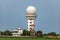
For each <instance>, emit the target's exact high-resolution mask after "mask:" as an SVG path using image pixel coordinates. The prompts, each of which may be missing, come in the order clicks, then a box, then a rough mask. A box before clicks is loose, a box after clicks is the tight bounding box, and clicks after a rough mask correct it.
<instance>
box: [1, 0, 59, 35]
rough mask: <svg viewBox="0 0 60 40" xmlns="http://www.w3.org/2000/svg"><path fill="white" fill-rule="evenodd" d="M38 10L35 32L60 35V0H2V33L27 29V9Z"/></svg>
mask: <svg viewBox="0 0 60 40" xmlns="http://www.w3.org/2000/svg"><path fill="white" fill-rule="evenodd" d="M30 5H32V6H34V7H35V8H36V10H37V12H36V15H37V18H36V20H35V31H38V30H41V31H42V32H43V33H49V32H56V33H58V34H60V0H0V31H4V30H14V29H17V28H19V27H20V28H21V29H27V20H26V17H25V15H26V8H27V7H28V6H30Z"/></svg>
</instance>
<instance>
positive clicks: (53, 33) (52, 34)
mask: <svg viewBox="0 0 60 40" xmlns="http://www.w3.org/2000/svg"><path fill="white" fill-rule="evenodd" d="M48 35H51V36H55V35H56V33H55V32H50V33H48Z"/></svg>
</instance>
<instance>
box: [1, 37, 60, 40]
mask: <svg viewBox="0 0 60 40" xmlns="http://www.w3.org/2000/svg"><path fill="white" fill-rule="evenodd" d="M0 40H60V39H54V38H29V37H20V38H0Z"/></svg>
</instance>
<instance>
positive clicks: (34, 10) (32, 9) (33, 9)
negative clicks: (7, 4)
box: [26, 6, 36, 14]
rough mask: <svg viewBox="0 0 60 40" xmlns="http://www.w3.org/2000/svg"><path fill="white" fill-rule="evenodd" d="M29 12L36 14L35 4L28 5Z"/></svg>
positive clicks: (27, 10)
mask: <svg viewBox="0 0 60 40" xmlns="http://www.w3.org/2000/svg"><path fill="white" fill-rule="evenodd" d="M26 12H27V14H35V13H36V8H35V7H34V6H28V7H27V9H26Z"/></svg>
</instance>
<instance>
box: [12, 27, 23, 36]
mask: <svg viewBox="0 0 60 40" xmlns="http://www.w3.org/2000/svg"><path fill="white" fill-rule="evenodd" d="M22 33H23V30H21V29H20V28H18V29H16V30H12V37H20V36H21V34H22Z"/></svg>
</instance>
